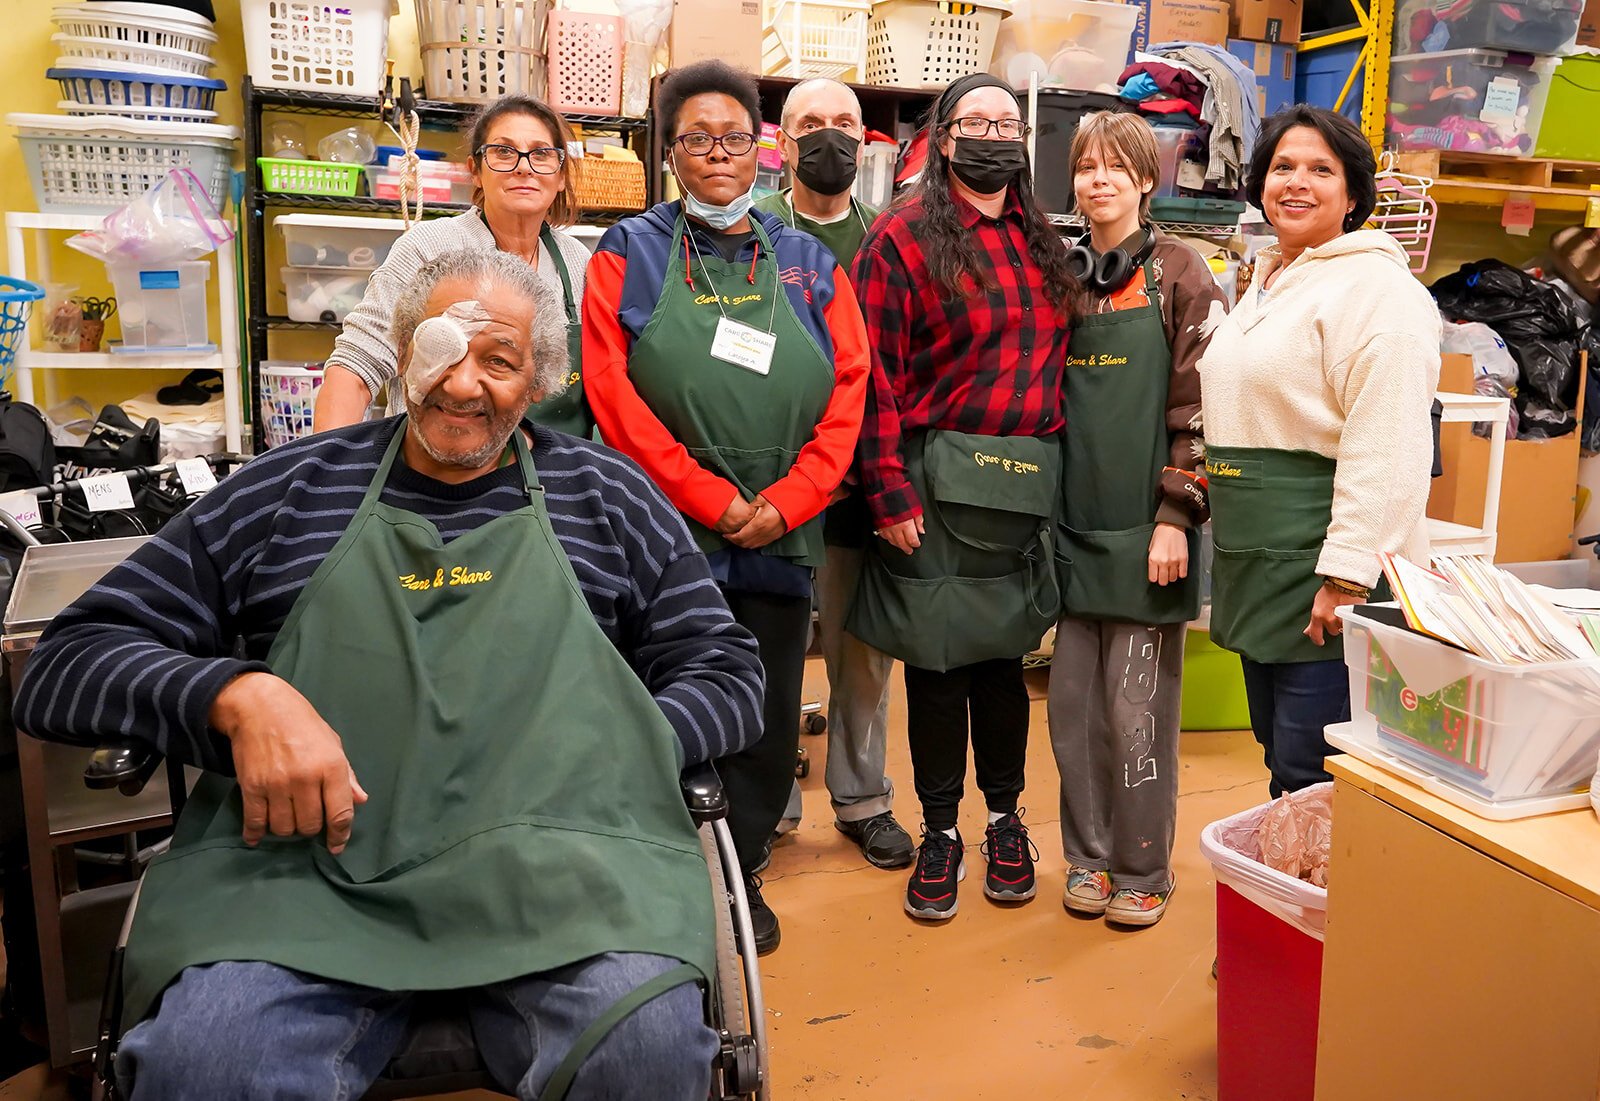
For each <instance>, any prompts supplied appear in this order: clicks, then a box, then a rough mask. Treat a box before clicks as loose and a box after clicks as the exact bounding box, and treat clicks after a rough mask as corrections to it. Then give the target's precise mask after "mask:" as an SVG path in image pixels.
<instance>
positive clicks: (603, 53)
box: [545, 11, 622, 115]
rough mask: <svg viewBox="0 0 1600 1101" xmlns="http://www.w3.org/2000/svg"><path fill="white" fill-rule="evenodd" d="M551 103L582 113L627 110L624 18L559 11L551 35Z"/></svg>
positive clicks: (548, 35)
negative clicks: (623, 77) (623, 55)
mask: <svg viewBox="0 0 1600 1101" xmlns="http://www.w3.org/2000/svg"><path fill="white" fill-rule="evenodd" d="M545 48H546V51H547V55H548V59H549V60H548V65H549V67H550V68H549V74H550V75H549V81H550V100H549V102H550V106H551V107H554V108H555V109H556V110H557V111H562V112H566V113H570V114H580V115H585V114H586V115H615V114H617V113H618V112H619V111H621V110H622V17H621V16H620V15H595V14H593V13H591V12H582V11H553V12H551V13H550V29H549V30H548V31H547V32H546V35H545Z"/></svg>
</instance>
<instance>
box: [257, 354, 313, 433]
mask: <svg viewBox="0 0 1600 1101" xmlns="http://www.w3.org/2000/svg"><path fill="white" fill-rule="evenodd" d="M260 377H261V429H262V434H263V436H264V437H265V438H266V443H267V446H268V447H280V446H282V445H283V444H286V443H288V442H289V441H290V440H298V439H299V438H300V437H302V436H309V435H310V434H311V415H312V413H313V412H314V411H315V410H316V407H317V389H318V388H319V387H320V386H321V385H322V364H320V363H286V362H283V361H281V360H275V359H269V360H265V361H263V362H262V364H261V374H260Z"/></svg>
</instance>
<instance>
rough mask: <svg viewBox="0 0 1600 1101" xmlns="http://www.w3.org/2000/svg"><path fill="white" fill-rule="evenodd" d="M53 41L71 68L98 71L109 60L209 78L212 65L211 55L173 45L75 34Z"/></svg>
mask: <svg viewBox="0 0 1600 1101" xmlns="http://www.w3.org/2000/svg"><path fill="white" fill-rule="evenodd" d="M50 41H51V42H52V43H54V44H55V47H56V49H58V50H60V51H61V57H62V60H63V63H64V64H65V65H66V66H68V67H78V68H85V69H94V68H98V67H99V64H100V62H103V61H109V62H113V63H116V64H120V65H131V66H134V67H136V68H138V69H140V70H143V71H144V72H157V73H181V74H184V75H187V76H210V75H211V66H212V64H213V62H212V60H211V55H210V54H209V53H196V52H195V51H193V50H178V49H173V48H172V47H170V46H146V45H141V44H140V43H137V42H128V41H124V40H119V39H114V38H84V37H81V36H79V35H75V34H60V33H57V34H53V35H51V36H50Z"/></svg>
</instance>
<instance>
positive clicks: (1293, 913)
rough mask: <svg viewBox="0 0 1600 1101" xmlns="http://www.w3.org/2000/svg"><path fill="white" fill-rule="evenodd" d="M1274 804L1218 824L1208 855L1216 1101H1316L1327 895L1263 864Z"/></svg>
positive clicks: (1209, 836)
mask: <svg viewBox="0 0 1600 1101" xmlns="http://www.w3.org/2000/svg"><path fill="white" fill-rule="evenodd" d="M1270 806H1271V804H1270V803H1265V804H1263V805H1261V806H1259V807H1254V808H1252V809H1251V810H1247V811H1245V812H1244V813H1242V814H1236V815H1233V816H1232V817H1231V818H1224V819H1222V820H1221V821H1220V822H1213V823H1211V825H1209V826H1207V827H1206V828H1205V829H1204V830H1203V831H1202V832H1201V834H1200V851H1201V852H1203V853H1204V854H1205V856H1206V859H1207V860H1209V861H1210V862H1211V867H1212V870H1213V871H1214V872H1215V873H1216V877H1217V1095H1218V1096H1219V1097H1223V1098H1226V1099H1227V1101H1312V1096H1313V1094H1314V1093H1315V1091H1316V1076H1317V1021H1318V1016H1319V1011H1320V1007H1319V1001H1320V999H1321V996H1322V940H1323V930H1324V928H1325V926H1326V923H1327V913H1328V892H1327V891H1326V890H1324V889H1323V888H1321V887H1314V886H1312V885H1311V884H1309V883H1306V882H1304V881H1302V880H1299V879H1296V878H1295V877H1293V876H1289V875H1285V874H1284V873H1282V872H1279V871H1275V870H1273V869H1272V868H1269V867H1267V866H1266V865H1265V864H1263V863H1261V860H1260V856H1261V854H1260V848H1259V844H1254V845H1253V844H1252V841H1253V839H1254V834H1255V828H1256V827H1257V826H1258V825H1259V824H1260V822H1261V819H1262V818H1263V817H1264V816H1265V815H1266V813H1267V808H1268V807H1270Z"/></svg>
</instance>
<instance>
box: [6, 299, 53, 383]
mask: <svg viewBox="0 0 1600 1101" xmlns="http://www.w3.org/2000/svg"><path fill="white" fill-rule="evenodd" d="M43 297H44V288H42V287H40V286H39V285H38V284H37V283H29V282H28V281H27V280H25V279H12V278H11V277H10V276H8V275H0V389H7V388H9V387H10V385H11V366H12V364H13V363H15V362H16V360H17V349H18V348H20V347H21V346H22V342H23V341H24V340H26V339H28V336H27V334H28V315H29V314H30V313H32V312H33V304H34V303H35V302H37V301H39V300H40V299H41V298H43Z"/></svg>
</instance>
